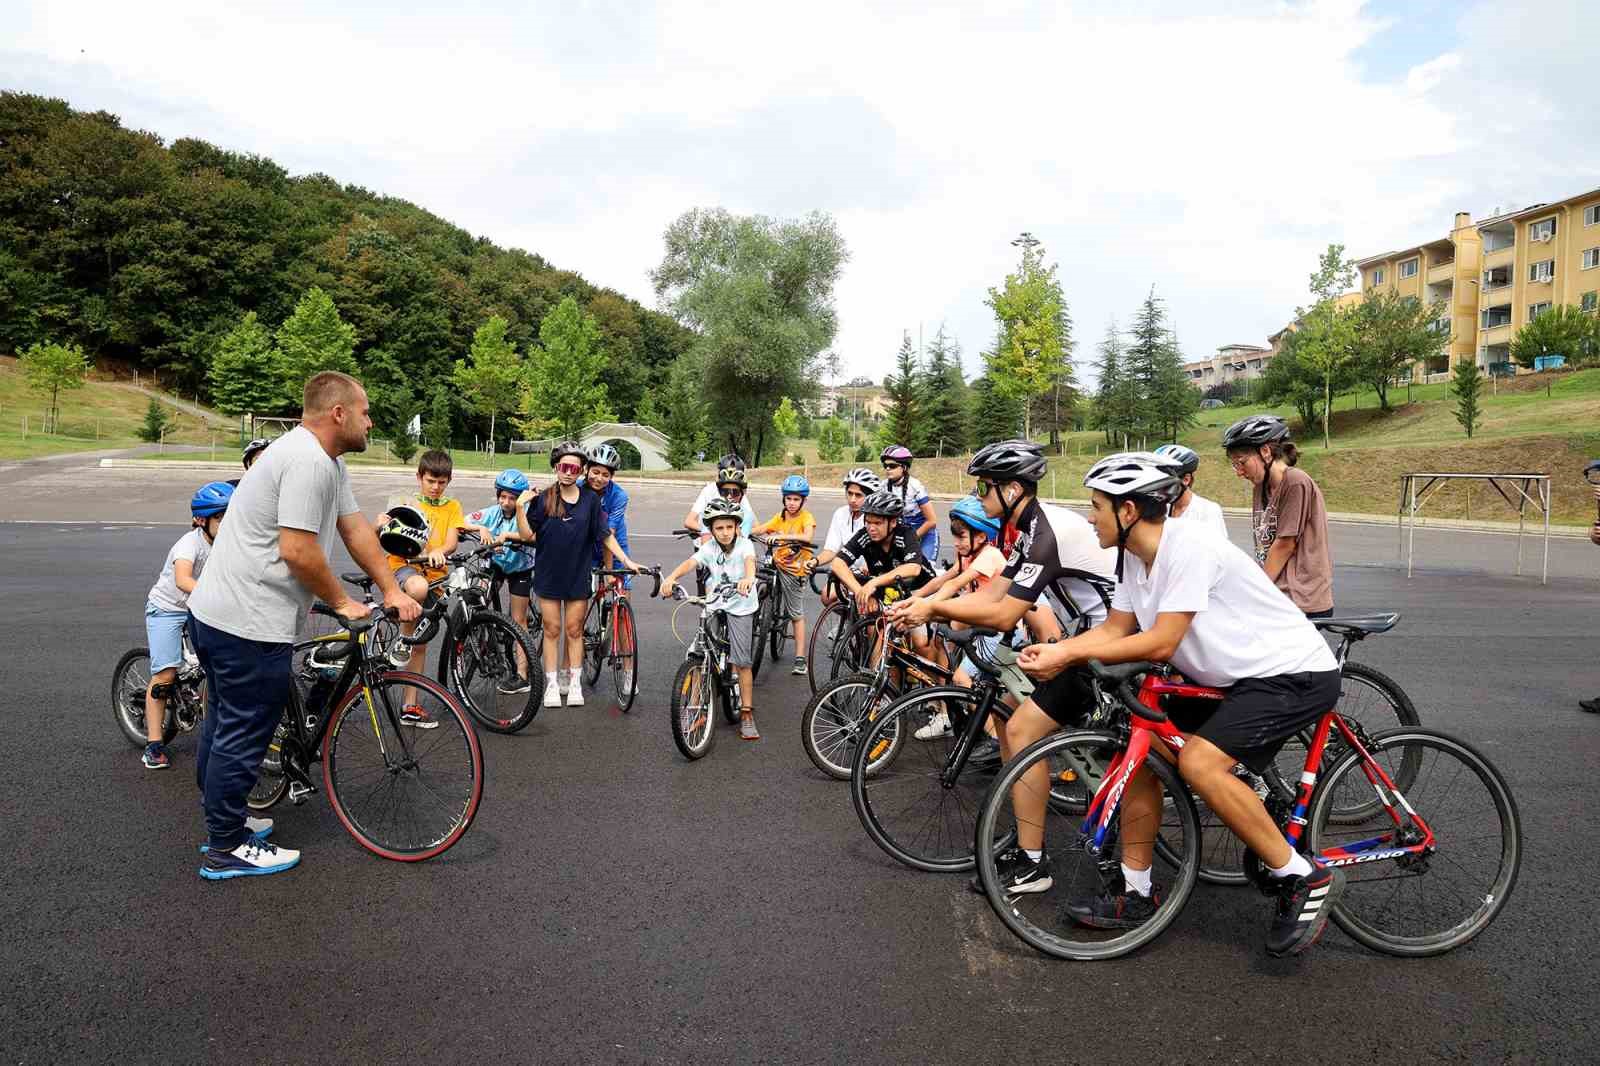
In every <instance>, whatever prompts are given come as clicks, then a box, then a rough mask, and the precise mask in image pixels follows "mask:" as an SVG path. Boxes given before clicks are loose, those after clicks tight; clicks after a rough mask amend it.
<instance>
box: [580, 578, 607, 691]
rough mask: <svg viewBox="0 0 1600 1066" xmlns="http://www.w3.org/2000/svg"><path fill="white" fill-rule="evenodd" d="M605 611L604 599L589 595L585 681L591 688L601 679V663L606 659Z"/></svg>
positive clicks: (585, 624) (584, 639) (584, 666)
mask: <svg viewBox="0 0 1600 1066" xmlns="http://www.w3.org/2000/svg"><path fill="white" fill-rule="evenodd" d="M604 613H605V609H604V605H603V601H601V600H597V599H595V598H594V597H593V596H591V597H589V608H588V610H587V611H586V612H585V613H584V616H583V683H584V685H586V686H587V687H589V688H593V687H594V683H595V682H596V681H598V680H600V664H601V663H602V662H604V661H605V656H606V648H605V636H606V631H605V618H604V617H603V615H604Z"/></svg>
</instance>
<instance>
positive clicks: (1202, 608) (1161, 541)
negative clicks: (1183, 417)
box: [1018, 452, 1344, 955]
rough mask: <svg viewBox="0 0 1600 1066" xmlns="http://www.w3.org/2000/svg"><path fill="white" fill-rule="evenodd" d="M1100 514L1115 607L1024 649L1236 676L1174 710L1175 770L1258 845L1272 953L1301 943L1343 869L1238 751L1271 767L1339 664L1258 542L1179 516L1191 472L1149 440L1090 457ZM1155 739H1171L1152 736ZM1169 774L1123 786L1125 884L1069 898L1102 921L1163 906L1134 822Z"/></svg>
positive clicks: (1088, 917) (1031, 667)
mask: <svg viewBox="0 0 1600 1066" xmlns="http://www.w3.org/2000/svg"><path fill="white" fill-rule="evenodd" d="M1084 486H1085V487H1086V488H1089V489H1091V490H1093V508H1094V509H1093V511H1092V513H1091V521H1092V522H1093V523H1094V527H1095V532H1096V533H1097V534H1098V536H1099V538H1100V543H1101V544H1102V545H1103V546H1106V547H1110V546H1111V545H1113V544H1114V545H1115V546H1116V548H1117V551H1118V554H1119V557H1120V561H1121V568H1122V579H1121V580H1120V581H1119V582H1118V584H1117V590H1116V593H1115V595H1114V596H1113V597H1112V602H1111V611H1110V612H1109V614H1108V615H1107V617H1106V620H1105V621H1104V622H1103V623H1101V624H1100V625H1098V626H1096V627H1095V628H1094V629H1092V630H1090V631H1089V632H1087V633H1085V634H1083V635H1082V636H1078V637H1074V638H1073V639H1071V640H1067V641H1064V642H1062V643H1060V644H1054V645H1034V646H1033V647H1031V648H1028V649H1026V650H1025V651H1024V652H1023V653H1022V656H1021V657H1020V658H1019V660H1018V662H1019V664H1020V665H1021V666H1022V668H1023V669H1024V670H1025V671H1026V672H1027V673H1028V674H1030V675H1031V676H1033V677H1035V678H1040V679H1046V678H1052V677H1054V676H1056V674H1058V673H1060V672H1061V671H1062V670H1065V669H1067V668H1068V667H1072V666H1077V665H1079V664H1082V663H1084V662H1086V661H1087V660H1089V659H1091V658H1092V659H1099V660H1101V661H1102V662H1107V663H1119V662H1136V661H1140V660H1146V659H1148V660H1154V661H1157V662H1170V663H1171V664H1172V665H1173V666H1175V667H1177V669H1178V670H1179V671H1181V672H1182V674H1183V676H1184V677H1186V678H1187V679H1189V680H1190V681H1193V682H1196V683H1197V684H1202V685H1209V686H1213V687H1216V688H1225V689H1227V695H1226V696H1225V697H1224V698H1223V699H1222V700H1221V701H1220V702H1212V701H1206V702H1205V706H1204V707H1203V708H1199V709H1198V713H1185V712H1188V711H1189V708H1183V709H1180V708H1177V707H1173V708H1171V709H1170V711H1169V713H1170V715H1171V717H1172V719H1173V721H1174V723H1175V724H1176V725H1178V727H1179V728H1180V729H1182V730H1183V731H1184V733H1185V736H1186V737H1187V743H1185V744H1184V746H1183V749H1182V751H1181V752H1179V754H1178V757H1177V763H1178V771H1179V772H1180V773H1181V774H1182V775H1183V779H1184V781H1186V782H1187V783H1188V785H1189V787H1190V788H1191V789H1193V790H1194V792H1195V794H1196V795H1197V796H1199V797H1200V798H1201V799H1202V800H1204V801H1205V803H1206V805H1207V806H1208V807H1210V808H1211V810H1212V811H1214V812H1215V813H1216V814H1217V816H1218V817H1219V818H1220V819H1221V820H1222V821H1223V823H1224V824H1226V825H1227V826H1228V828H1229V829H1231V830H1233V832H1234V834H1235V835H1236V836H1238V837H1239V839H1240V840H1242V841H1244V843H1245V845H1246V846H1247V847H1249V848H1250V849H1251V850H1252V851H1254V852H1255V853H1256V855H1258V856H1259V857H1260V858H1261V861H1262V863H1263V865H1264V866H1266V867H1267V868H1268V871H1269V872H1270V873H1271V875H1272V877H1273V878H1275V879H1277V881H1278V884H1279V886H1280V887H1279V890H1278V906H1277V913H1276V915H1275V917H1274V919H1273V922H1272V924H1271V926H1270V927H1269V929H1268V933H1267V952H1268V953H1269V954H1271V955H1295V954H1299V953H1300V952H1302V951H1304V950H1306V949H1307V948H1309V947H1310V946H1311V945H1312V944H1313V943H1315V942H1316V939H1317V937H1318V936H1319V935H1321V933H1322V930H1323V928H1324V926H1325V925H1326V923H1327V919H1328V915H1329V913H1330V912H1331V911H1332V909H1333V906H1334V904H1335V902H1336V901H1337V900H1338V898H1339V895H1340V893H1341V892H1342V890H1343V887H1344V874H1343V873H1342V872H1341V871H1339V870H1337V869H1335V868H1331V867H1323V866H1320V865H1316V864H1313V863H1312V862H1311V861H1310V860H1309V859H1307V858H1306V856H1304V855H1302V854H1300V853H1299V852H1297V851H1294V850H1293V849H1292V848H1291V847H1290V846H1289V844H1288V841H1287V840H1285V838H1284V836H1283V833H1282V832H1281V831H1280V830H1279V828H1278V827H1277V826H1276V825H1275V824H1274V823H1273V821H1272V818H1271V816H1270V815H1269V814H1268V813H1267V809H1266V806H1265V805H1264V804H1263V803H1262V801H1261V799H1260V797H1258V796H1257V795H1256V793H1255V791H1254V790H1253V789H1252V788H1251V787H1250V786H1249V785H1247V784H1246V783H1245V782H1244V781H1243V780H1241V779H1240V778H1239V777H1237V776H1235V774H1234V773H1233V767H1234V764H1235V763H1236V762H1239V763H1243V764H1244V765H1245V766H1247V767H1249V768H1250V769H1251V770H1254V771H1256V772H1257V773H1260V772H1261V771H1263V770H1265V769H1266V767H1267V765H1268V764H1269V763H1270V762H1271V761H1272V758H1273V756H1274V755H1276V754H1277V752H1278V750H1279V749H1280V748H1282V746H1283V744H1284V742H1285V741H1286V740H1288V739H1289V738H1290V737H1292V736H1294V735H1295V734H1296V733H1297V732H1299V731H1300V730H1302V729H1304V728H1306V727H1307V726H1309V725H1311V724H1313V723H1315V722H1316V720H1317V719H1318V718H1320V717H1321V716H1322V715H1323V714H1324V713H1325V712H1327V711H1328V710H1329V709H1331V708H1332V707H1334V706H1335V704H1337V703H1338V700H1339V666H1338V663H1337V662H1336V661H1335V660H1334V657H1333V653H1332V652H1330V651H1329V650H1328V645H1327V644H1326V642H1324V641H1323V639H1322V637H1321V636H1320V635H1319V634H1318V633H1317V630H1316V629H1315V628H1314V627H1313V626H1312V624H1311V623H1310V622H1308V621H1307V620H1306V618H1305V616H1304V615H1303V614H1302V613H1301V612H1300V610H1299V608H1297V607H1295V605H1294V604H1293V603H1292V602H1290V601H1289V599H1288V598H1287V597H1286V596H1284V595H1283V594H1282V593H1281V592H1279V591H1278V589H1277V587H1276V586H1275V585H1274V584H1273V583H1272V582H1271V581H1270V580H1269V579H1268V578H1267V577H1266V575H1265V574H1264V573H1263V572H1262V570H1261V568H1260V567H1259V566H1257V565H1256V564H1255V562H1254V560H1252V559H1251V558H1250V557H1249V556H1248V555H1246V554H1244V552H1242V551H1241V550H1240V549H1238V548H1237V547H1234V546H1233V545H1232V544H1228V543H1224V542H1223V541H1221V540H1219V539H1218V538H1217V537H1215V536H1212V535H1211V534H1210V533H1209V532H1207V531H1206V530H1205V529H1204V527H1202V526H1200V525H1198V524H1196V523H1192V522H1169V521H1167V520H1166V514H1167V507H1168V505H1169V504H1170V503H1171V502H1172V500H1173V499H1174V498H1175V497H1176V496H1177V495H1178V493H1179V492H1180V491H1182V489H1183V484H1182V482H1181V481H1179V480H1178V478H1177V477H1176V476H1174V475H1173V474H1172V473H1171V471H1170V469H1169V468H1168V466H1167V461H1166V460H1164V459H1162V458H1160V457H1157V456H1155V455H1152V454H1150V453H1148V452H1130V453H1124V454H1121V455H1113V456H1108V457H1107V458H1105V459H1102V460H1101V461H1100V462H1098V463H1096V464H1095V465H1094V466H1093V467H1091V468H1090V470H1089V473H1088V476H1086V477H1085V478H1084ZM1152 750H1162V751H1164V749H1163V748H1162V746H1161V745H1155V746H1154V747H1152ZM1161 807H1162V796H1161V785H1160V783H1159V782H1158V781H1157V780H1156V779H1155V778H1154V775H1152V774H1150V773H1147V772H1144V771H1140V772H1138V773H1136V774H1135V775H1134V776H1133V777H1132V778H1131V779H1130V780H1129V782H1128V786H1127V789H1126V791H1125V792H1124V794H1123V797H1122V810H1121V819H1122V825H1123V827H1124V831H1123V833H1122V840H1123V846H1122V876H1123V882H1124V884H1123V887H1122V890H1121V891H1115V890H1114V889H1113V888H1111V887H1109V886H1108V887H1106V888H1103V889H1102V890H1101V893H1100V894H1099V895H1098V896H1095V897H1091V898H1086V899H1078V900H1073V901H1070V902H1069V903H1068V904H1067V907H1066V912H1067V914H1069V915H1070V916H1071V918H1072V919H1073V920H1075V921H1077V922H1079V923H1080V924H1083V925H1087V926H1091V927H1093V928H1103V929H1117V928H1133V927H1136V926H1138V925H1139V924H1141V923H1142V922H1143V921H1145V920H1146V919H1147V918H1149V916H1150V915H1151V914H1153V913H1154V912H1155V908H1156V906H1158V905H1159V902H1160V897H1161V886H1159V885H1155V884H1153V883H1152V881H1151V865H1152V862H1153V858H1154V856H1153V848H1154V843H1153V834H1149V833H1147V832H1144V831H1140V830H1130V828H1129V827H1132V826H1137V825H1145V826H1148V825H1151V824H1156V823H1158V822H1159V819H1160V817H1161Z"/></svg>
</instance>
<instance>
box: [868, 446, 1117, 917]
mask: <svg viewBox="0 0 1600 1066" xmlns="http://www.w3.org/2000/svg"><path fill="white" fill-rule="evenodd" d="M1044 472H1045V460H1044V453H1043V451H1042V450H1041V449H1040V447H1039V445H1037V444H1035V443H1034V442H1033V441H1027V440H1004V441H1000V442H998V443H995V444H990V445H988V446H986V447H984V448H981V449H980V450H979V451H978V453H977V454H976V455H974V456H973V457H972V462H971V463H969V464H968V465H967V473H968V474H970V475H972V476H973V477H975V478H977V479H978V486H977V495H978V499H979V500H980V501H982V503H983V509H984V513H986V514H988V515H989V516H990V517H993V518H998V519H1000V520H1001V522H1002V527H1003V528H1002V530H1001V540H1002V542H1005V540H1006V538H1007V536H1008V535H1014V538H1015V539H1014V543H1013V545H1012V550H1011V555H1010V558H1009V559H1008V560H1007V563H1006V568H1005V569H1004V570H1003V571H1001V573H1000V576H998V577H996V578H995V579H994V580H993V581H991V582H989V584H988V585H987V586H986V587H984V588H982V589H979V590H978V591H977V592H974V593H972V594H970V595H967V596H961V597H958V598H956V599H952V600H940V601H938V602H933V601H930V600H926V599H916V600H910V601H907V602H906V603H904V604H897V605H895V606H894V607H893V608H892V609H891V614H890V617H891V618H893V619H894V620H895V621H896V622H902V623H905V624H909V625H918V624H921V623H923V622H927V621H929V620H931V619H949V620H950V621H954V622H965V623H966V624H968V625H970V626H981V627H985V628H988V629H994V630H998V631H999V632H1001V633H1009V632H1011V630H1012V629H1014V628H1015V627H1016V624H1017V622H1018V621H1020V620H1021V618H1022V616H1023V615H1024V614H1026V613H1027V612H1028V610H1029V608H1031V607H1032V606H1033V605H1034V603H1035V602H1037V600H1038V599H1039V597H1040V596H1041V595H1042V594H1043V593H1044V592H1045V591H1046V590H1049V591H1050V593H1051V598H1052V599H1053V600H1054V601H1055V604H1054V605H1055V606H1057V607H1058V609H1062V610H1065V611H1066V612H1067V613H1068V614H1076V615H1077V621H1078V622H1079V623H1082V622H1083V621H1084V619H1087V624H1088V625H1098V624H1099V623H1100V622H1101V621H1102V620H1104V618H1105V615H1106V607H1105V600H1104V599H1103V598H1102V595H1101V592H1100V589H1099V588H1097V587H1096V586H1097V585H1100V586H1104V585H1108V584H1109V583H1110V581H1111V576H1112V572H1113V570H1114V567H1115V562H1114V560H1115V558H1116V553H1115V552H1112V551H1108V550H1106V549H1103V548H1101V547H1100V543H1099V541H1098V540H1097V539H1096V537H1095V534H1094V527H1093V526H1091V525H1089V523H1088V522H1087V521H1086V520H1085V519H1084V518H1083V517H1082V516H1081V515H1079V514H1077V513H1076V512H1073V511H1068V510H1067V509H1065V508H1063V507H1053V506H1049V505H1046V504H1042V503H1040V502H1039V499H1038V486H1039V479H1040V478H1041V477H1043V476H1044ZM1068 621H1073V619H1068ZM1093 699H1094V694H1093V689H1092V688H1091V687H1090V685H1089V683H1088V681H1087V680H1086V678H1085V676H1084V674H1083V673H1082V672H1081V671H1078V670H1064V671H1062V672H1061V673H1060V674H1058V675H1056V676H1055V677H1053V678H1051V679H1050V680H1049V681H1047V682H1045V683H1043V684H1041V685H1039V686H1038V687H1037V688H1035V689H1034V692H1033V695H1032V696H1031V697H1030V698H1029V699H1027V700H1026V701H1024V702H1023V704H1022V706H1021V707H1018V708H1017V710H1016V713H1014V714H1013V715H1012V716H1011V720H1010V721H1008V722H1007V723H1006V725H1005V729H1004V731H1003V732H1002V733H1001V736H1000V750H1001V753H1002V754H1003V755H1004V756H1005V757H1006V758H1008V759H1009V758H1010V757H1011V756H1012V755H1014V754H1016V753H1017V752H1019V751H1021V750H1022V749H1023V748H1025V747H1027V746H1028V745H1029V744H1032V743H1033V742H1034V741H1036V740H1038V739H1039V738H1041V737H1044V736H1047V735H1049V734H1050V733H1053V732H1055V731H1056V730H1057V729H1060V728H1061V727H1062V726H1063V725H1073V724H1076V723H1077V722H1079V721H1080V720H1081V718H1082V714H1083V712H1084V710H1085V709H1086V708H1088V707H1089V706H1090V704H1091V703H1092V702H1093ZM1048 777H1049V771H1048V769H1047V768H1046V767H1045V764H1044V763H1040V764H1039V765H1038V766H1036V767H1035V768H1034V769H1033V770H1030V771H1029V772H1028V774H1027V775H1026V776H1024V777H1023V778H1022V779H1021V780H1020V781H1019V782H1018V783H1017V785H1016V787H1015V788H1014V789H1013V790H1012V793H1011V795H1012V807H1013V809H1014V810H1015V811H1016V815H1017V846H1016V847H1015V848H1010V849H1008V850H1007V851H1006V852H1004V853H1003V854H1002V855H1000V856H999V858H998V859H997V860H996V861H997V865H998V867H999V871H1000V878H1001V882H1002V883H1003V884H1005V885H1006V887H1007V891H1009V892H1012V893H1022V892H1047V891H1049V889H1050V887H1051V885H1052V884H1053V882H1052V881H1051V879H1050V872H1049V871H1050V866H1049V860H1048V859H1047V858H1046V857H1045V854H1044V806H1045V804H1044V797H1045V796H1047V795H1048V794H1049V792H1050V787H1049V781H1048ZM972 885H973V887H974V891H978V892H981V891H982V890H983V889H982V887H981V886H978V885H977V882H976V881H975V880H974V881H973V882H972Z"/></svg>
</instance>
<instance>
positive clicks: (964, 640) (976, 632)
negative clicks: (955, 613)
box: [935, 625, 1000, 648]
mask: <svg viewBox="0 0 1600 1066" xmlns="http://www.w3.org/2000/svg"><path fill="white" fill-rule="evenodd" d="M935 632H937V633H938V634H939V635H940V636H941V637H943V638H944V639H945V640H948V641H949V642H950V643H952V644H954V645H956V646H957V647H960V648H965V647H967V646H968V645H969V644H971V643H972V642H973V641H975V640H977V639H978V638H979V637H998V636H999V635H1000V632H999V631H998V630H995V629H951V628H950V627H949V626H945V625H941V626H938V627H937V628H936V629H935Z"/></svg>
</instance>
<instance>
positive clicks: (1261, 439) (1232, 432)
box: [1222, 415, 1289, 449]
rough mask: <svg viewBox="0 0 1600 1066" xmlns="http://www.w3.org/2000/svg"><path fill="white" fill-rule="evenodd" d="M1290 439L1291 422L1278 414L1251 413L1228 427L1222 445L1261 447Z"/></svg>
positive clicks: (1224, 446) (1226, 446)
mask: <svg viewBox="0 0 1600 1066" xmlns="http://www.w3.org/2000/svg"><path fill="white" fill-rule="evenodd" d="M1288 439H1289V424H1288V423H1287V422H1285V421H1284V420H1283V419H1281V418H1279V417H1278V416H1277V415H1251V416H1250V417H1249V418H1241V419H1239V421H1237V422H1235V423H1234V424H1233V425H1231V426H1229V427H1228V431H1227V432H1226V433H1224V434H1223V435H1222V447H1223V448H1224V449H1228V448H1259V447H1260V446H1261V445H1263V444H1272V443H1274V442H1276V441H1280V440H1288Z"/></svg>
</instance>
